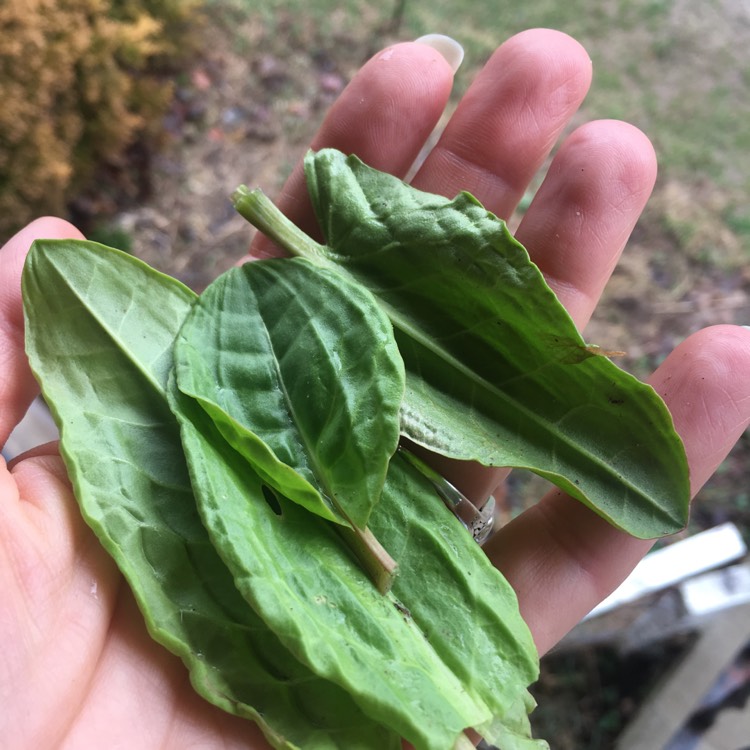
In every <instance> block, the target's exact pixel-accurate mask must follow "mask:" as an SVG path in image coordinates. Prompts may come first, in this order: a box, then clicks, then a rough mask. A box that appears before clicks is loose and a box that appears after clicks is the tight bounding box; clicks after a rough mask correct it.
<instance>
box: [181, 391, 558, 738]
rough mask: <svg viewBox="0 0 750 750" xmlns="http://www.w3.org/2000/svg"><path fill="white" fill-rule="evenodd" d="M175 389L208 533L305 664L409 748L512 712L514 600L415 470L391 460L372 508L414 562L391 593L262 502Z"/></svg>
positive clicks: (304, 526)
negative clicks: (398, 595) (377, 587)
mask: <svg viewBox="0 0 750 750" xmlns="http://www.w3.org/2000/svg"><path fill="white" fill-rule="evenodd" d="M170 397H171V399H172V401H171V403H172V408H173V409H174V411H175V413H176V414H178V416H179V419H180V421H181V424H182V438H183V445H184V448H185V451H186V454H187V456H188V463H189V466H190V470H191V476H192V480H193V486H194V488H195V490H196V497H197V500H198V506H199V509H200V512H201V514H202V516H203V520H204V523H205V525H206V528H207V529H208V530H209V533H210V535H211V538H212V540H213V543H214V545H215V547H216V548H217V549H218V550H219V551H220V553H221V555H222V557H223V559H224V560H225V562H226V563H227V565H228V567H229V568H230V570H232V572H233V574H234V577H235V583H236V585H237V588H238V589H239V591H240V592H241V593H242V595H243V596H245V597H246V598H247V600H248V601H249V602H250V603H251V604H252V606H253V607H254V608H255V609H256V610H257V611H258V612H259V613H260V614H261V616H262V617H263V618H264V620H265V621H266V622H267V623H268V624H269V626H270V627H271V629H272V630H274V631H275V632H277V633H278V634H279V638H280V639H281V641H282V642H283V643H284V645H285V646H286V647H287V648H288V649H289V650H290V651H292V652H293V653H294V654H295V656H297V657H298V658H299V659H300V661H301V662H303V663H304V664H306V665H308V666H309V667H310V668H311V669H312V670H313V671H314V672H315V673H317V674H320V675H321V676H325V677H326V678H328V679H330V680H331V681H333V682H336V683H337V684H340V685H341V686H342V687H344V688H345V689H346V690H347V692H349V693H350V694H351V695H352V697H353V699H354V700H355V702H357V704H358V705H359V706H360V708H361V709H362V710H363V711H365V712H366V713H368V714H369V715H370V716H372V717H373V718H375V719H377V720H379V721H381V722H383V724H384V725H386V726H389V727H391V728H392V729H393V730H395V731H396V732H397V733H399V734H400V735H402V736H403V737H404V738H405V739H406V740H408V741H409V742H411V743H412V744H413V745H414V746H415V747H416V748H417V749H418V750H431V749H433V748H434V749H435V750H439V749H442V750H448V748H452V747H453V746H454V744H455V743H456V742H457V741H458V739H459V737H460V736H461V732H462V730H463V729H465V728H467V727H471V726H480V725H488V726H489V724H490V723H491V722H493V720H494V721H495V722H499V724H500V725H501V726H502V725H504V723H503V721H502V716H503V715H504V714H505V713H508V714H509V715H511V716H513V721H514V722H518V721H519V718H518V717H517V716H516V715H515V714H516V713H517V710H518V701H519V696H523V695H524V692H525V687H526V686H527V685H528V684H529V683H530V682H531V681H533V680H534V679H535V678H536V676H537V673H538V663H537V659H536V652H535V649H534V645H533V642H532V641H531V636H530V634H529V631H528V629H527V627H526V625H525V623H524V622H523V620H522V619H521V617H520V615H519V614H518V603H517V601H516V599H515V596H514V595H513V593H512V590H511V589H510V586H509V585H508V583H507V582H506V581H505V580H504V579H503V578H502V576H501V575H500V573H499V572H498V571H496V570H495V569H494V568H493V567H492V566H491V564H490V563H489V561H488V559H487V558H486V556H485V555H484V554H483V553H482V552H481V550H480V548H479V547H478V546H477V545H476V544H475V543H474V542H473V540H472V539H471V537H470V535H469V534H467V533H466V530H465V529H464V528H463V526H461V524H460V522H459V521H458V520H457V519H456V518H455V516H453V515H452V514H451V513H450V511H449V510H447V508H445V506H444V505H443V504H442V502H441V501H440V499H439V498H438V497H437V495H436V493H435V491H434V489H433V488H432V486H431V485H430V484H429V482H427V480H425V479H424V477H423V476H422V475H421V474H420V473H419V472H417V471H416V470H413V469H412V468H411V467H410V466H407V465H405V464H404V463H403V462H402V461H401V460H398V459H397V458H394V459H393V460H392V461H391V464H390V470H389V474H388V478H387V480H386V484H385V487H384V490H383V495H382V497H381V501H380V503H379V504H378V505H377V506H376V507H375V509H374V510H373V513H372V516H371V522H372V524H373V525H374V526H375V527H376V528H377V529H378V531H379V533H382V534H383V535H384V536H385V538H387V539H388V540H390V542H391V543H393V544H395V545H397V546H398V548H399V552H400V553H401V554H403V555H404V558H405V559H408V560H409V563H410V565H409V566H408V567H407V566H403V565H402V566H400V573H399V576H398V577H397V578H396V583H395V584H394V587H395V586H398V587H399V588H400V591H401V592H402V594H403V597H402V599H401V600H398V599H396V598H394V597H393V595H388V596H382V595H380V594H378V593H377V591H376V590H375V589H374V587H373V586H372V585H371V583H370V581H369V579H368V578H367V577H366V576H365V574H364V573H363V572H362V570H361V569H360V567H359V565H357V564H356V562H355V561H354V560H353V559H352V558H351V556H350V555H349V554H348V552H347V550H346V548H345V547H344V546H343V545H342V543H341V540H340V538H339V536H338V534H336V533H335V530H334V527H332V526H331V524H329V523H327V522H326V521H325V520H323V519H322V518H319V517H316V516H313V515H311V514H309V513H307V512H306V511H305V510H304V509H303V508H302V507H301V506H300V505H299V504H297V503H294V502H291V501H289V500H288V499H287V498H285V497H283V496H281V495H279V494H278V493H274V497H273V500H272V501H269V499H268V497H267V490H266V499H265V500H264V499H263V498H264V489H263V488H264V483H263V480H262V479H261V478H260V477H258V476H257V475H255V474H254V473H253V471H252V470H251V468H250V466H249V465H248V464H247V463H245V461H244V460H242V458H241V457H240V456H239V454H237V453H236V452H234V451H233V450H232V449H231V448H230V446H229V445H228V444H225V445H224V446H222V441H221V436H220V433H219V432H218V430H217V428H216V425H215V424H214V423H213V422H212V420H211V419H210V418H209V416H208V415H207V414H206V413H205V411H203V410H202V409H201V408H200V407H198V405H197V404H196V402H195V401H194V400H192V399H190V398H187V397H185V395H184V394H182V393H181V392H180V391H179V390H178V389H177V388H176V387H175V388H173V389H172V390H171V391H170ZM457 573H458V575H457ZM520 700H521V705H522V706H523V705H524V703H523V699H522V698H521V699H520ZM524 715H525V714H524ZM526 731H527V733H526V735H525V739H524V741H525V742H529V740H528V737H529V734H528V723H527V725H526ZM521 746H522V745H518V747H521ZM537 746H538V747H539V748H542V747H546V745H544V744H543V743H539V744H538V745H537ZM505 747H506V748H507V749H508V750H515V748H516V745H514V744H512V743H510V742H508V744H507V745H506V746H505Z"/></svg>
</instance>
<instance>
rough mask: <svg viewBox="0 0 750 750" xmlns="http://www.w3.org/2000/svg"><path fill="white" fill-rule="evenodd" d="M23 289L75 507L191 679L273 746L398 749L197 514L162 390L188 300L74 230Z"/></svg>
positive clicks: (40, 248) (181, 290)
mask: <svg viewBox="0 0 750 750" xmlns="http://www.w3.org/2000/svg"><path fill="white" fill-rule="evenodd" d="M23 293H24V309H25V315H26V341H27V351H28V354H29V359H30V362H31V365H32V368H33V370H34V374H35V375H36V377H37V379H38V380H39V382H40V383H41V385H42V389H43V392H44V395H45V397H46V399H47V403H48V404H49V405H50V407H51V409H52V412H53V414H54V416H55V420H56V422H57V424H58V427H59V428H60V433H61V443H60V450H61V453H62V455H63V458H64V460H65V463H66V466H67V469H68V473H69V475H70V478H71V480H72V482H73V486H74V490H75V494H76V497H77V498H78V502H79V504H80V506H81V511H82V513H83V515H84V517H85V518H86V520H87V522H88V523H89V525H90V526H91V527H92V529H93V530H94V532H95V533H96V534H97V536H98V537H99V539H100V541H101V543H102V544H103V546H104V547H105V548H106V549H107V551H108V552H109V553H110V555H111V556H112V557H113V558H114V560H115V562H116V563H117V565H118V567H119V568H120V570H121V571H122V573H123V574H124V576H125V578H126V579H127V581H128V583H129V584H130V586H131V588H132V590H133V593H134V594H135V597H136V599H137V601H138V605H139V607H140V609H141V611H142V612H143V615H144V618H145V620H146V624H147V626H148V629H149V632H150V633H151V635H152V637H153V638H154V639H155V640H157V641H158V642H160V643H161V644H163V645H164V646H166V647H167V648H168V649H169V650H170V651H172V652H173V653H175V654H177V655H178V656H179V657H180V658H181V659H182V660H183V661H184V662H185V664H186V666H187V667H188V669H189V670H190V676H191V680H192V682H193V685H194V686H195V689H196V690H197V691H198V692H199V693H200V694H201V695H203V696H204V697H205V698H206V699H208V700H210V701H211V702H213V703H215V704H216V705H218V706H220V707H221V708H223V709H224V710H226V711H229V712H231V713H235V714H238V715H240V716H245V717H247V718H250V719H253V720H254V721H256V722H257V723H258V725H259V726H260V727H261V729H262V730H263V732H264V734H265V736H266V737H267V739H268V740H269V742H270V743H271V744H272V745H273V746H274V747H276V748H305V750H307V748H313V749H315V750H317V749H320V750H333V749H334V748H341V750H349V748H357V749H359V750H365V748H371V749H372V750H376V749H377V750H380V748H388V749H389V750H395V749H396V748H398V747H400V741H399V739H398V736H397V735H396V734H394V733H393V732H389V731H387V730H386V729H385V728H384V727H382V726H381V725H380V724H379V723H377V722H374V721H372V720H370V719H369V718H368V717H367V716H366V715H365V714H363V713H362V711H361V710H360V709H359V708H358V707H357V706H356V704H355V703H354V702H353V701H352V700H351V698H350V697H349V695H348V694H347V693H346V692H345V691H343V690H341V689H340V688H339V687H338V686H336V685H335V684H333V683H332V682H329V681H327V680H324V679H321V678H319V677H317V676H316V675H315V674H313V673H312V672H310V670H309V669H307V668H306V667H305V666H303V665H302V664H300V663H299V661H298V660H297V659H296V658H295V657H294V656H293V655H292V654H291V652H290V651H289V650H288V649H286V648H284V646H283V645H282V644H281V643H280V641H279V639H278V637H277V636H276V635H275V634H274V633H273V632H272V631H271V630H269V628H268V627H267V626H266V625H265V623H264V622H263V620H261V619H260V618H259V617H258V616H257V615H256V614H255V612H254V611H253V610H252V609H251V608H250V607H248V606H247V604H246V602H245V601H244V600H243V599H242V597H241V596H240V594H239V593H238V592H237V589H236V588H235V586H234V581H233V578H232V576H231V575H230V573H229V571H228V570H227V568H226V566H225V565H224V564H223V563H222V561H221V559H220V558H219V556H218V555H217V553H216V551H215V550H214V548H213V546H212V545H211V543H210V540H209V537H208V534H207V533H206V530H205V529H204V527H203V525H202V523H201V521H200V518H199V516H198V512H197V509H196V506H195V500H194V498H193V493H192V489H191V485H190V481H189V476H188V471H187V467H186V464H185V457H184V454H183V451H182V445H181V441H180V435H179V428H178V424H177V421H176V419H175V417H174V416H173V415H172V412H171V410H170V409H169V406H168V404H167V400H166V393H165V388H166V384H167V377H168V373H169V371H170V368H171V365H172V356H171V350H172V345H173V342H174V339H175V336H176V335H177V332H178V330H179V328H180V325H181V324H182V321H183V319H184V318H185V316H186V315H187V313H188V311H189V310H190V308H191V306H192V305H193V304H194V302H195V295H194V294H193V293H192V292H190V291H189V290H188V289H186V288H185V287H183V286H182V285H181V284H179V283H178V282H176V281H175V280H174V279H170V278H169V277H166V276H163V275H161V274H158V273H156V272H155V271H153V270H152V269H150V268H148V267H147V266H146V265H144V264H143V263H141V262H140V261H137V260H135V259H134V258H132V257H130V256H128V255H125V254H123V253H120V252H118V251H116V250H111V249H108V248H104V247H101V246H99V245H96V244H94V243H87V242H80V241H74V240H66V241H38V242H36V243H35V244H34V246H33V247H32V250H31V252H30V253H29V256H28V261H27V263H26V267H25V269H24V275H23ZM298 555H299V556H300V559H301V560H302V561H304V560H305V559H306V556H305V555H304V553H302V551H301V550H298Z"/></svg>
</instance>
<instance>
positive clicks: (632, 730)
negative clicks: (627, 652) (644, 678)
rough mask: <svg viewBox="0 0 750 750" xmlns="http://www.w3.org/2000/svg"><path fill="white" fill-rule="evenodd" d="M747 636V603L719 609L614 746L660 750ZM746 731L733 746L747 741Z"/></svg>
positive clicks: (749, 633) (627, 749)
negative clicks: (720, 610)
mask: <svg viewBox="0 0 750 750" xmlns="http://www.w3.org/2000/svg"><path fill="white" fill-rule="evenodd" d="M748 640H750V605H748V604H745V605H742V606H739V607H733V608H732V609H728V610H725V611H723V612H720V613H719V614H717V615H716V616H715V617H713V618H712V619H711V621H710V623H709V624H708V625H707V626H706V628H705V630H704V631H703V633H702V635H701V636H700V638H699V639H698V642H697V643H696V644H695V646H694V647H693V649H692V650H691V651H690V652H689V653H688V654H687V656H685V657H684V658H683V659H682V661H681V662H680V663H679V664H678V665H677V667H676V668H675V669H674V670H673V671H672V672H671V673H670V674H669V675H667V676H666V678H665V679H664V680H663V682H662V683H661V685H660V686H658V687H657V688H656V689H655V690H654V691H653V693H652V695H651V696H650V697H649V698H647V699H646V701H645V702H644V705H643V707H642V708H641V710H640V711H639V713H638V714H637V715H636V717H635V719H634V720H633V721H632V722H631V723H630V725H629V726H628V727H627V729H626V730H625V731H624V732H623V733H622V734H621V735H620V737H619V738H618V741H617V744H616V746H615V747H616V750H660V749H661V748H665V747H667V746H668V743H669V741H670V740H671V739H672V737H673V736H674V735H675V734H676V733H677V732H678V731H679V730H680V729H681V728H682V727H683V726H684V725H685V723H686V722H687V720H688V718H689V717H690V715H691V714H692V713H693V711H694V710H695V708H696V707H697V706H698V704H699V703H700V700H701V699H702V698H703V696H704V695H705V694H706V692H707V691H708V690H709V688H710V687H711V686H712V685H713V684H714V682H716V679H717V677H718V676H719V675H720V673H721V672H722V670H723V669H724V668H725V667H727V666H728V665H729V664H731V663H732V661H733V660H734V659H735V657H736V656H737V654H738V653H739V652H740V650H741V649H742V648H743V647H744V646H745V644H746V643H747V642H748ZM749 738H750V732H749V733H748V736H746V737H745V738H744V739H743V741H742V742H744V745H743V744H739V745H735V746H734V750H736V749H737V748H739V747H744V746H745V745H747V744H748V743H750V739H749Z"/></svg>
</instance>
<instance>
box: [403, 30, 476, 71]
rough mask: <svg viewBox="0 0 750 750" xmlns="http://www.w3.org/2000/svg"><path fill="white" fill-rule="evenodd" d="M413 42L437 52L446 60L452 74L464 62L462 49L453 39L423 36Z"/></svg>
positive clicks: (442, 36)
mask: <svg viewBox="0 0 750 750" xmlns="http://www.w3.org/2000/svg"><path fill="white" fill-rule="evenodd" d="M414 41H415V42H417V43H419V44H426V45H427V46H428V47H432V48H433V49H435V50H437V51H438V52H439V53H440V54H441V55H442V56H443V57H444V58H445V59H446V61H447V62H448V65H450V66H451V68H452V70H453V72H454V73H455V72H456V71H457V70H458V69H459V68H460V67H461V63H462V62H463V60H464V48H463V47H462V46H461V45H460V44H459V43H458V42H457V41H456V40H455V39H452V38H451V37H449V36H446V35H445V34H425V35H424V36H420V37H419V39H415V40H414Z"/></svg>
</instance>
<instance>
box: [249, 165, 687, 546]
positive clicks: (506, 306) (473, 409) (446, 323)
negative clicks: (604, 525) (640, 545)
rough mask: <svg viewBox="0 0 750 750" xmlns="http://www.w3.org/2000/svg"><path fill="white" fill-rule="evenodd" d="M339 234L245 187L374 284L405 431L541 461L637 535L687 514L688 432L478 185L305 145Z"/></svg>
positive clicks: (323, 259) (326, 212)
mask: <svg viewBox="0 0 750 750" xmlns="http://www.w3.org/2000/svg"><path fill="white" fill-rule="evenodd" d="M306 171H307V179H308V185H309V188H310V194H311V198H312V202H313V206H314V208H315V210H316V213H317V215H318V219H319V221H320V224H321V227H322V229H323V233H324V236H325V238H326V241H327V243H328V244H327V245H318V244H317V243H315V242H313V241H312V240H310V238H309V237H306V236H305V235H303V234H302V233H301V232H300V231H299V230H298V229H296V228H295V227H293V226H292V225H290V224H289V222H287V221H286V220H284V218H283V217H281V216H280V215H278V214H277V213H274V212H273V211H272V209H271V208H270V207H269V206H268V205H267V204H264V202H263V201H262V200H261V198H260V197H259V196H258V195H257V194H251V193H247V191H245V190H242V189H240V190H238V191H237V193H236V194H235V202H236V205H237V207H238V209H239V210H240V212H241V213H243V215H245V216H246V217H247V218H249V219H250V220H251V221H254V222H255V223H257V224H258V226H259V228H260V229H261V230H262V231H265V232H266V233H267V234H270V235H271V236H272V237H273V238H274V239H276V240H277V241H278V242H280V243H281V244H283V246H284V247H285V248H286V249H287V250H288V251H290V252H291V253H293V254H297V255H303V256H305V257H308V258H310V259H311V260H312V261H313V262H316V263H318V264H321V265H325V266H333V267H336V268H338V269H339V271H340V272H341V273H344V274H346V275H348V276H349V277H350V278H351V279H353V280H356V281H359V282H360V283H362V284H364V285H365V286H366V287H367V288H369V289H370V290H371V291H372V292H373V293H374V294H375V296H376V297H377V298H378V299H379V301H380V302H381V304H382V305H383V307H384V309H385V310H386V312H387V314H388V316H389V317H390V319H391V321H392V322H393V325H394V328H395V332H396V339H397V341H398V345H399V349H400V351H401V355H402V357H403V358H404V362H405V366H406V371H407V384H406V394H405V397H404V404H403V409H402V422H403V424H402V428H403V431H404V433H405V434H406V435H407V436H408V437H409V438H411V439H412V440H414V441H415V442H417V443H420V444H422V445H424V446H426V447H427V448H430V449H431V450H434V451H436V452H439V453H443V454H444V455H447V456H451V457H454V458H459V459H467V460H475V461H479V462H481V463H484V464H488V465H493V466H513V467H521V468H527V469H530V470H532V471H534V472H536V473H537V474H540V475H542V476H544V477H546V478H548V479H550V480H551V481H552V482H554V483H555V484H557V485H558V486H559V487H561V488H562V489H564V490H565V491H567V492H569V493H570V494H571V495H572V496H573V497H576V498H577V499H578V500H580V501H581V502H583V503H585V504H586V505H588V506H589V507H590V508H592V509H593V510H595V511H596V512H597V513H599V514H600V515H602V516H603V517H604V518H606V519H607V520H608V521H610V522H611V523H612V524H614V525H615V526H618V527H619V528H622V529H624V530H626V531H628V532H629V533H631V534H634V535H636V536H641V537H656V536H661V535H664V534H668V533H671V532H674V531H676V530H678V529H680V528H682V527H683V526H684V525H685V523H686V520H687V512H688V500H689V482H688V470H687V461H686V457H685V452H684V448H683V446H682V443H681V441H680V439H679V437H678V436H677V434H676V433H675V431H674V428H673V425H672V420H671V416H670V414H669V412H668V410H667V408H666V406H665V405H664V403H663V401H662V400H661V399H660V398H659V397H658V395H657V394H656V393H655V392H654V391H653V389H651V388H650V387H649V386H647V385H644V384H643V383H640V382H639V381H637V380H636V379H635V378H633V377H631V376H630V375H628V374H627V373H625V372H623V371H622V370H620V369H619V368H618V367H617V366H616V365H615V364H614V363H612V362H611V361H609V360H608V359H607V358H606V357H603V356H597V351H596V350H595V349H593V350H592V349H591V348H590V347H587V345H586V343H585V342H584V340H583V339H582V338H581V336H580V334H579V333H578V332H577V330H576V328H575V325H574V323H573V321H572V320H571V319H570V317H569V316H568V314H567V312H566V311H565V310H564V308H563V307H562V305H561V304H560V303H559V301H558V300H557V298H556V297H555V295H554V293H553V292H552V290H551V289H550V288H549V287H548V286H547V285H546V283H545V282H544V279H543V277H542V275H541V273H540V272H539V269H538V268H537V267H536V266H535V265H534V264H533V263H531V262H530V260H529V257H528V254H527V253H526V251H525V250H524V248H523V247H522V246H521V245H520V244H518V243H517V242H516V241H515V240H514V239H513V237H512V236H511V235H510V233H509V232H508V230H507V227H506V226H505V224H504V222H502V221H501V220H499V219H498V218H497V217H495V216H494V215H492V214H491V213H489V212H488V211H486V210H485V209H484V208H483V207H482V206H481V205H480V204H479V203H478V202H477V201H476V200H475V199H474V198H473V197H472V196H470V195H468V194H466V193H462V194H461V195H459V196H458V197H457V198H455V199H454V200H452V201H451V200H448V199H446V198H443V197H441V196H437V195H432V194H429V193H423V192H420V191H418V190H415V189H414V188H411V187H410V186H408V185H405V184H404V183H402V182H401V181H400V180H397V179H396V178H394V177H392V176H390V175H387V174H384V173H381V172H378V171H376V170H373V169H370V168H369V167H367V166H365V165H364V164H363V163H362V162H360V161H359V160H358V159H356V158H355V157H348V158H347V157H345V156H344V155H343V154H341V153H339V152H337V151H333V150H324V151H321V152H318V153H317V154H310V155H308V158H307V161H306Z"/></svg>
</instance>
